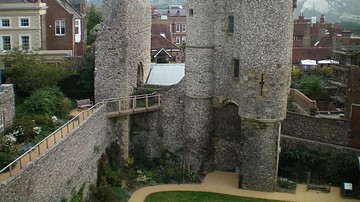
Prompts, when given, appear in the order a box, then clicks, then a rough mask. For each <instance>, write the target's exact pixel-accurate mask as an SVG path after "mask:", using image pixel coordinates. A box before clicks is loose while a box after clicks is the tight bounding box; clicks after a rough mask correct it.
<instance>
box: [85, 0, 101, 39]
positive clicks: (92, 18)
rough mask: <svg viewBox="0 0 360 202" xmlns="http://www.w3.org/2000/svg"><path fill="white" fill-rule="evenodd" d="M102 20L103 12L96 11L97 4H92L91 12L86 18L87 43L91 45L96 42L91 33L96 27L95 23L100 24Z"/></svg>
mask: <svg viewBox="0 0 360 202" xmlns="http://www.w3.org/2000/svg"><path fill="white" fill-rule="evenodd" d="M100 21H101V14H100V13H98V12H96V6H95V5H94V4H91V6H90V9H89V12H88V14H87V18H86V29H87V31H88V32H87V39H88V41H87V44H88V45H91V44H92V43H93V42H94V39H93V38H91V36H90V33H91V30H92V29H93V28H94V27H95V25H97V24H99V23H100Z"/></svg>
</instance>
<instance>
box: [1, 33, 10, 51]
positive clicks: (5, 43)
mask: <svg viewBox="0 0 360 202" xmlns="http://www.w3.org/2000/svg"><path fill="white" fill-rule="evenodd" d="M0 42H1V50H3V51H8V50H11V36H10V35H3V36H1V41H0Z"/></svg>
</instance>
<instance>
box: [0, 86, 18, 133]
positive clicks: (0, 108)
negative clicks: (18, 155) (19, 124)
mask: <svg viewBox="0 0 360 202" xmlns="http://www.w3.org/2000/svg"><path fill="white" fill-rule="evenodd" d="M0 113H3V115H4V124H5V128H4V129H5V130H6V129H8V128H9V127H11V126H12V125H13V121H14V118H15V94H14V87H13V85H12V84H2V85H1V86H0Z"/></svg>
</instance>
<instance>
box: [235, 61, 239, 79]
mask: <svg viewBox="0 0 360 202" xmlns="http://www.w3.org/2000/svg"><path fill="white" fill-rule="evenodd" d="M239 76H240V62H239V60H237V59H234V77H235V78H239Z"/></svg>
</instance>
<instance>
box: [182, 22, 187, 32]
mask: <svg viewBox="0 0 360 202" xmlns="http://www.w3.org/2000/svg"><path fill="white" fill-rule="evenodd" d="M182 32H186V25H185V24H183V25H182Z"/></svg>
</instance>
